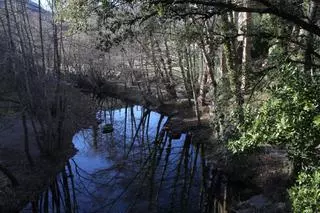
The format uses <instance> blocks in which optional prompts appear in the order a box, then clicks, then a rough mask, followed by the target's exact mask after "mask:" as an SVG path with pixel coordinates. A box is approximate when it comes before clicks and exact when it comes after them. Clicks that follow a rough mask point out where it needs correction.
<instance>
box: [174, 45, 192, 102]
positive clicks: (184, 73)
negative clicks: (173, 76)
mask: <svg viewBox="0 0 320 213" xmlns="http://www.w3.org/2000/svg"><path fill="white" fill-rule="evenodd" d="M177 52H178V60H179V66H180V71H181V75H182V79H183V84H184V87H185V90H186V93H187V98H188V101H189V105H190V106H191V105H192V103H191V97H192V95H190V94H191V88H190V84H189V82H188V79H187V77H186V71H185V69H184V64H183V53H182V51H181V50H180V49H179V47H178V51H177Z"/></svg>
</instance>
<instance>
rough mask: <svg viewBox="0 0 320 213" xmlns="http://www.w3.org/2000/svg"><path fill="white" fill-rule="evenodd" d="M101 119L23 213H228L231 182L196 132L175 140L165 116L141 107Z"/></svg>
mask: <svg viewBox="0 0 320 213" xmlns="http://www.w3.org/2000/svg"><path fill="white" fill-rule="evenodd" d="M96 116H97V120H98V121H99V122H97V124H95V125H93V126H91V127H88V128H87V129H82V130H81V131H79V132H77V133H76V134H75V135H74V137H73V144H74V146H75V148H76V149H78V152H77V154H76V155H75V156H73V157H72V158H71V159H70V160H69V162H68V163H67V165H66V166H65V168H64V170H63V171H61V172H60V173H59V174H57V176H56V177H53V178H52V180H51V181H50V187H49V188H48V189H47V190H45V191H44V192H43V193H42V194H41V195H39V196H38V197H37V198H38V199H37V201H34V202H30V203H29V204H28V205H27V206H26V207H25V208H24V209H23V210H22V212H26V213H27V212H80V213H94V212H96V213H100V212H101V213H104V212H139V213H141V212H142V213H143V212H172V213H173V212H226V211H224V209H226V196H225V194H226V186H227V184H226V179H225V177H224V176H223V175H221V174H219V172H217V171H215V170H214V168H212V166H210V164H209V163H208V162H207V159H206V154H205V153H206V152H205V150H206V145H205V143H203V144H200V143H197V144H194V143H192V138H193V135H192V133H191V132H188V133H185V134H181V135H180V134H177V133H172V132H171V131H170V129H168V128H167V126H166V125H165V124H166V121H167V117H166V116H163V115H160V114H159V113H156V112H152V111H149V110H148V109H146V108H144V107H141V106H127V107H122V108H120V109H113V110H105V109H101V110H99V111H98V112H97V115H96ZM106 125H107V126H108V128H110V129H109V130H110V131H111V129H112V128H113V131H112V132H110V133H104V128H105V126H106Z"/></svg>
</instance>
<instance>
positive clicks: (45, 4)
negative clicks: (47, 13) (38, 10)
mask: <svg viewBox="0 0 320 213" xmlns="http://www.w3.org/2000/svg"><path fill="white" fill-rule="evenodd" d="M31 1H32V2H35V3H37V4H38V0H31ZM48 1H50V0H40V2H41V7H42V8H44V9H45V10H50V6H49V3H48Z"/></svg>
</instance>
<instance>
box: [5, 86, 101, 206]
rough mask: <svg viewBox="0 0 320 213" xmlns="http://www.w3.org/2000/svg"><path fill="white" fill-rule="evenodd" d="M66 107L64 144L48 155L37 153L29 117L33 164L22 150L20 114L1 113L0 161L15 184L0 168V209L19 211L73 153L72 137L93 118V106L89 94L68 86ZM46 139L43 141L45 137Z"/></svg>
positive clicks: (30, 148)
mask: <svg viewBox="0 0 320 213" xmlns="http://www.w3.org/2000/svg"><path fill="white" fill-rule="evenodd" d="M69 92H70V94H68V97H69V98H70V99H69V100H70V103H69V105H68V108H69V111H68V113H67V115H66V122H65V123H64V143H63V144H64V145H63V147H62V149H61V151H59V152H58V153H54V154H52V155H51V156H50V157H48V156H44V155H42V154H41V153H40V151H39V149H38V146H37V143H36V138H35V137H36V136H35V134H34V132H33V128H32V124H31V122H30V121H29V120H28V121H27V127H28V130H29V131H28V137H29V150H30V155H31V158H32V160H33V161H34V166H30V164H29V162H28V159H27V157H26V154H25V152H24V131H23V125H22V121H21V114H20V113H19V112H16V113H14V114H11V115H10V116H9V115H6V116H2V117H0V119H1V120H0V123H2V124H3V126H2V128H1V129H0V138H1V142H0V165H1V166H2V167H4V168H5V169H7V170H8V171H9V172H10V173H11V174H12V175H13V176H14V177H15V178H16V180H17V182H18V185H14V184H13V183H12V181H11V180H10V179H9V178H8V177H7V176H5V175H4V174H3V172H0V212H19V210H20V209H21V208H22V207H23V206H24V205H26V203H27V202H29V201H32V200H36V199H37V196H38V195H39V194H40V192H42V191H43V190H44V189H46V188H47V187H48V186H49V184H50V182H51V179H52V178H54V177H55V176H56V174H57V173H58V172H60V171H61V170H62V169H63V168H64V166H65V164H66V162H67V161H68V160H69V158H71V157H72V156H73V155H74V154H75V153H76V151H77V150H76V149H75V148H74V146H73V144H72V137H73V135H74V134H75V132H77V131H78V130H79V129H81V128H83V127H86V128H87V127H88V126H90V125H91V124H92V123H93V122H95V113H96V106H95V104H94V102H92V100H91V98H90V97H88V96H85V95H83V94H82V93H80V91H77V90H74V89H72V88H71V90H70V91H69ZM44 142H45V141H44Z"/></svg>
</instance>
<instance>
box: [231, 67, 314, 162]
mask: <svg viewBox="0 0 320 213" xmlns="http://www.w3.org/2000/svg"><path fill="white" fill-rule="evenodd" d="M280 71H281V77H280V79H279V81H278V83H276V84H275V85H273V86H272V88H271V94H272V95H271V98H270V99H269V100H268V101H267V102H265V103H264V104H263V105H262V106H261V108H260V109H259V110H258V111H257V112H256V113H253V112H252V110H251V111H250V112H249V113H248V112H247V113H246V116H245V117H246V119H245V120H246V122H245V123H244V124H243V125H242V126H241V127H240V128H239V129H240V132H241V137H240V138H239V139H238V140H234V141H231V142H230V143H229V147H230V149H231V150H232V151H233V152H239V151H244V150H246V149H250V148H255V147H257V146H259V145H260V144H266V143H268V144H274V145H280V146H282V147H286V148H287V149H288V152H289V157H291V159H293V160H294V163H295V165H296V166H297V168H301V167H302V166H304V165H308V166H309V167H310V166H316V165H317V164H318V162H317V156H316V147H317V146H318V145H319V144H320V125H319V124H320V118H319V117H320V109H319V108H320V106H319V103H320V90H319V86H318V84H317V83H316V80H315V79H311V77H310V76H308V75H307V74H305V73H303V72H301V71H299V70H298V69H297V68H293V67H291V66H283V67H282V68H281V70H280Z"/></svg>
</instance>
